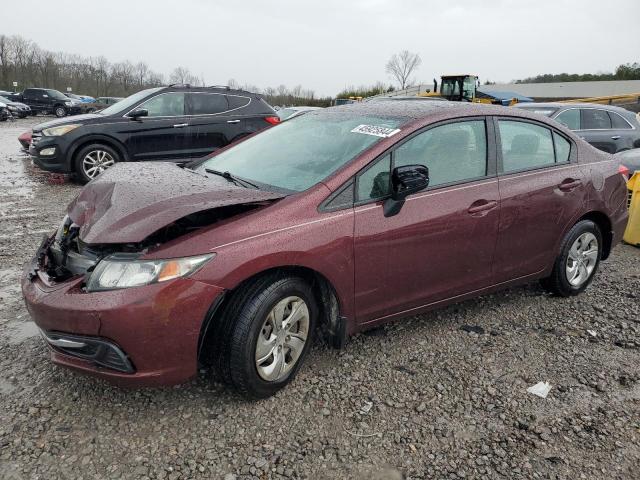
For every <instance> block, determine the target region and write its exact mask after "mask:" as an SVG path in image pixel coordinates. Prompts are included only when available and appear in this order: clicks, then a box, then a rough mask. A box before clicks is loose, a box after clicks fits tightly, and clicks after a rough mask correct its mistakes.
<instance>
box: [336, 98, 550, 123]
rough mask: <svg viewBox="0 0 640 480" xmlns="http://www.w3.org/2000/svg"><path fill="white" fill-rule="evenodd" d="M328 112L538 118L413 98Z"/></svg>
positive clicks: (493, 108)
mask: <svg viewBox="0 0 640 480" xmlns="http://www.w3.org/2000/svg"><path fill="white" fill-rule="evenodd" d="M325 111H328V112H344V113H353V114H356V115H371V116H382V117H384V116H387V117H404V118H407V119H411V120H417V119H423V118H428V117H435V116H443V115H444V116H448V117H456V116H472V115H512V116H518V117H527V118H534V119H539V118H540V116H538V115H535V114H531V113H529V112H526V110H521V109H518V110H513V109H511V107H503V106H500V105H487V104H482V103H462V102H416V101H413V100H398V101H395V102H364V103H352V104H349V105H339V106H335V107H329V108H327V109H325ZM525 112H526V113H525Z"/></svg>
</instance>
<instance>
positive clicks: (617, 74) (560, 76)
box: [515, 62, 640, 83]
mask: <svg viewBox="0 0 640 480" xmlns="http://www.w3.org/2000/svg"><path fill="white" fill-rule="evenodd" d="M598 80H640V63H637V62H633V63H625V64H622V65H619V66H618V67H617V68H616V69H615V71H614V72H613V73H610V72H608V73H545V74H542V75H536V76H535V77H528V78H523V79H521V80H516V81H515V83H551V82H593V81H598Z"/></svg>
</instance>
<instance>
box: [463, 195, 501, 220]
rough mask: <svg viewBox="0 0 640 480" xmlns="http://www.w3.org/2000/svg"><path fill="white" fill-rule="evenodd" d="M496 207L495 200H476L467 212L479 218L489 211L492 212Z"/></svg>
mask: <svg viewBox="0 0 640 480" xmlns="http://www.w3.org/2000/svg"><path fill="white" fill-rule="evenodd" d="M497 206H498V202H496V201H495V200H484V199H483V200H476V201H475V202H473V203H472V204H471V205H470V206H469V208H468V209H467V212H469V213H470V214H471V215H473V216H477V217H481V216H484V215H486V214H487V213H489V211H490V210H493V209H494V208H496V207H497Z"/></svg>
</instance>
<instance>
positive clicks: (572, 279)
mask: <svg viewBox="0 0 640 480" xmlns="http://www.w3.org/2000/svg"><path fill="white" fill-rule="evenodd" d="M597 263H598V239H597V238H596V236H595V235H594V234H593V233H591V232H585V233H583V234H582V235H580V236H579V237H578V238H576V240H575V242H573V245H571V248H570V249H569V256H568V257H567V265H566V274H567V281H568V282H569V283H570V284H571V285H572V286H573V287H580V286H581V285H582V284H583V283H585V282H586V281H587V280H589V278H590V277H591V274H592V273H593V270H594V269H595V268H596V264H597Z"/></svg>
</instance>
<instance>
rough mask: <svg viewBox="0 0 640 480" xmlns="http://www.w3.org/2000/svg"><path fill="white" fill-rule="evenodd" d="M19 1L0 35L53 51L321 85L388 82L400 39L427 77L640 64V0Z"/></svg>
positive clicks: (210, 76)
mask: <svg viewBox="0 0 640 480" xmlns="http://www.w3.org/2000/svg"><path fill="white" fill-rule="evenodd" d="M5 1H8V0H5ZM7 6H8V5H7ZM15 9H17V10H19V11H20V12H23V13H25V15H26V16H25V15H22V16H20V15H18V16H15V15H14V16H13V19H9V18H5V19H4V20H5V21H4V22H2V23H3V24H2V27H0V33H7V34H19V35H22V36H24V37H26V38H29V39H31V40H33V41H35V42H37V43H38V44H39V45H40V46H41V47H42V48H45V49H48V50H53V51H65V52H68V53H77V54H82V55H87V56H94V55H95V56H97V55H104V56H106V57H107V58H108V59H109V60H110V61H112V62H117V61H122V60H126V59H128V60H131V61H132V62H138V61H141V60H142V61H145V62H147V63H148V64H149V66H150V67H151V68H152V69H153V70H155V71H158V72H161V73H164V74H168V73H169V72H170V71H171V70H172V69H173V68H174V67H175V66H178V65H182V66H185V67H187V68H189V69H190V70H191V71H192V73H194V74H196V75H198V76H200V75H202V76H203V77H204V78H205V80H206V82H207V83H208V84H225V83H226V82H227V81H228V80H229V79H230V78H234V79H236V80H238V81H239V82H241V83H251V84H254V85H257V86H259V87H267V86H277V85H279V84H285V85H287V86H290V87H292V86H295V85H302V86H303V87H304V88H309V89H312V90H315V92H316V93H317V94H319V95H334V94H335V93H337V92H338V91H339V90H341V89H342V88H343V87H345V86H347V85H361V84H372V83H375V82H376V81H377V80H381V81H384V82H385V83H388V82H391V78H389V77H388V75H387V74H386V73H385V68H384V67H385V64H386V62H387V60H388V59H389V57H390V56H391V55H392V54H393V53H395V52H398V51H400V50H403V49H408V50H410V51H413V52H417V53H419V54H420V56H421V57H422V65H421V67H420V68H419V69H418V71H417V73H416V75H415V77H416V80H417V81H418V82H423V83H430V82H431V79H432V78H433V77H434V76H440V75H441V74H446V73H449V74H451V73H475V74H477V75H478V76H479V77H480V79H481V81H482V82H484V81H486V80H487V79H489V80H492V81H509V80H512V79H516V78H522V77H527V76H533V75H536V74H539V73H560V72H571V73H587V72H598V71H612V70H613V69H614V68H615V67H616V66H617V65H619V64H621V63H626V62H632V61H637V62H640V29H639V26H638V18H640V0H608V1H603V0H437V1H425V0H423V1H419V0H353V1H350V0H314V1H306V0H268V1H263V0H235V1H213V0H212V1H207V0H170V1H166V0H108V1H87V0H57V1H55V2H53V3H52V2H45V1H36V0H21V1H19V2H18V3H16V4H15ZM4 10H5V11H10V10H11V9H4ZM14 20H15V21H14Z"/></svg>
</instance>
